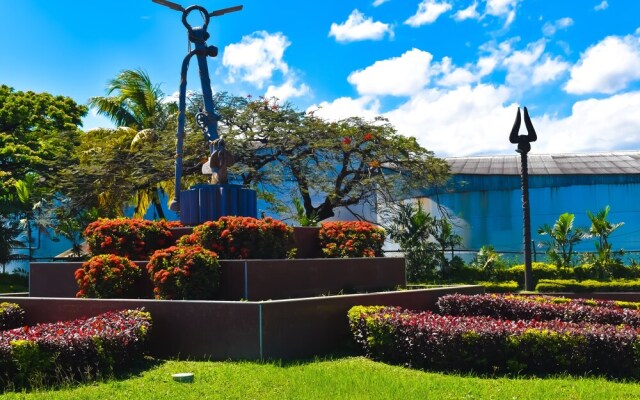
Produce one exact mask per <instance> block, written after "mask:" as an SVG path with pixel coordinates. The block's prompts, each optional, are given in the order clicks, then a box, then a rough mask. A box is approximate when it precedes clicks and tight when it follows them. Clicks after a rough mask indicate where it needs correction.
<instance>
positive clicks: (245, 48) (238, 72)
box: [222, 31, 291, 88]
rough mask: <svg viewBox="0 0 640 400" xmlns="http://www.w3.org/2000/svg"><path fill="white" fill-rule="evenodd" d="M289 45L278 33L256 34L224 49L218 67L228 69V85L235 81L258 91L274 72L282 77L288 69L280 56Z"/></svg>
mask: <svg viewBox="0 0 640 400" xmlns="http://www.w3.org/2000/svg"><path fill="white" fill-rule="evenodd" d="M290 44H291V43H290V42H289V40H288V39H287V37H286V36H284V35H283V34H282V33H273V34H271V33H268V32H265V31H259V32H254V33H252V34H251V35H247V36H244V37H243V38H242V40H241V41H240V43H234V44H230V45H228V46H226V47H225V49H224V53H223V56H222V64H223V65H224V66H225V67H227V68H228V71H229V76H228V79H229V82H235V81H236V80H238V79H239V80H241V81H244V82H248V83H250V84H252V85H254V86H256V87H257V88H262V86H263V85H264V83H265V82H267V81H269V80H270V79H271V78H272V76H273V74H274V73H275V72H276V71H280V72H282V73H283V74H286V73H287V72H288V71H289V67H288V66H287V63H285V62H284V60H283V55H284V51H285V50H286V49H287V47H289V45H290Z"/></svg>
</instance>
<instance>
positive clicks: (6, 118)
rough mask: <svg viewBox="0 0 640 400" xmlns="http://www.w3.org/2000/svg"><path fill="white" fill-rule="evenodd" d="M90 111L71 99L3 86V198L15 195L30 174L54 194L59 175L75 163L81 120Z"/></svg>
mask: <svg viewBox="0 0 640 400" xmlns="http://www.w3.org/2000/svg"><path fill="white" fill-rule="evenodd" d="M86 112H87V109H86V107H84V106H81V105H78V104H76V103H75V101H73V100H72V99H71V98H69V97H63V96H53V95H51V94H49V93H34V92H31V91H28V92H21V91H15V90H14V89H13V88H11V87H8V86H5V85H0V165H2V170H0V196H4V195H7V194H16V191H15V187H14V184H15V183H16V182H17V181H20V180H24V179H25V177H26V175H27V174H35V175H36V176H37V177H38V181H39V185H40V190H41V191H42V193H44V194H45V195H48V196H50V195H52V194H53V190H54V188H56V186H57V183H58V179H57V178H58V174H59V172H60V171H62V170H64V169H65V168H66V167H68V166H69V165H71V164H73V163H74V161H75V158H74V156H73V148H74V147H75V146H76V145H77V143H78V140H79V136H80V131H79V130H78V126H79V125H81V118H82V117H83V116H84V115H85V114H86Z"/></svg>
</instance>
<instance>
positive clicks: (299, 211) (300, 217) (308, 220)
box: [293, 197, 320, 226]
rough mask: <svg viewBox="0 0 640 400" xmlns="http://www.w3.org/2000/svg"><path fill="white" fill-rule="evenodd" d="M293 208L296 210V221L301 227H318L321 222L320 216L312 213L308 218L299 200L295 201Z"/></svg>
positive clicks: (295, 199)
mask: <svg viewBox="0 0 640 400" xmlns="http://www.w3.org/2000/svg"><path fill="white" fill-rule="evenodd" d="M293 206H294V207H295V209H296V215H295V219H296V221H298V224H300V226H318V223H319V222H320V220H319V219H318V215H317V214H316V213H311V215H309V216H308V215H307V213H306V211H305V209H304V206H303V205H302V202H301V201H300V199H299V198H297V197H295V198H294V199H293Z"/></svg>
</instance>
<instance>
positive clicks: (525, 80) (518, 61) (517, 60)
mask: <svg viewBox="0 0 640 400" xmlns="http://www.w3.org/2000/svg"><path fill="white" fill-rule="evenodd" d="M544 48H545V41H544V40H538V41H536V42H532V43H529V44H528V45H527V47H526V49H525V50H519V51H514V52H513V53H511V55H509V56H508V57H506V58H505V59H504V61H503V62H502V63H503V65H504V66H505V67H506V69H507V77H506V79H505V80H506V82H507V83H508V84H509V86H511V87H518V88H524V87H526V86H529V82H530V80H531V71H532V69H533V68H534V66H535V64H536V63H538V61H539V60H540V57H541V56H542V54H543V53H544Z"/></svg>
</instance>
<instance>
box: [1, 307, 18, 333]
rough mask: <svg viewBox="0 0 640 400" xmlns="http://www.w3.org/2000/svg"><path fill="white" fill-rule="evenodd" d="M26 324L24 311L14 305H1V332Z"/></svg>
mask: <svg viewBox="0 0 640 400" xmlns="http://www.w3.org/2000/svg"><path fill="white" fill-rule="evenodd" d="M23 324H24V310H23V309H22V307H20V306H19V305H17V304H14V303H7V302H4V303H0V331H5V330H7V329H13V328H18V327H20V326H22V325H23Z"/></svg>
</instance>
